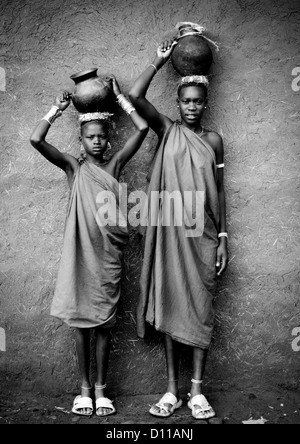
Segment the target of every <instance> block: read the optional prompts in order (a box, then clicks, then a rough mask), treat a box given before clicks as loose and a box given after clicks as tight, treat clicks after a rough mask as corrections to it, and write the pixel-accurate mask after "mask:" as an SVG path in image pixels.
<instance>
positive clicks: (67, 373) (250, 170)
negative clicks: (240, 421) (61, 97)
mask: <svg viewBox="0 0 300 444" xmlns="http://www.w3.org/2000/svg"><path fill="white" fill-rule="evenodd" d="M186 20H190V21H197V22H198V23H200V24H202V25H203V26H205V27H207V29H208V30H209V31H210V33H209V35H210V37H211V38H212V39H214V40H217V41H218V42H220V43H221V49H220V52H219V53H214V59H215V61H214V64H213V66H212V70H211V74H212V82H211V91H210V102H209V109H208V112H207V114H206V116H205V120H206V122H205V123H206V126H209V127H210V128H211V129H214V130H216V131H218V132H219V133H220V134H221V135H222V136H223V138H224V144H225V149H226V158H225V161H226V170H225V171H226V193H227V208H228V228H229V233H230V243H229V245H230V265H229V269H228V272H227V275H226V277H224V278H222V280H220V283H219V291H218V297H217V298H216V310H217V318H216V329H215V335H214V341H213V344H212V349H211V353H210V357H209V361H208V368H207V375H206V376H207V378H206V382H207V383H210V384H211V385H210V386H211V387H212V388H214V387H217V386H218V385H223V386H225V387H245V386H249V387H250V386H262V385H263V384H264V383H266V382H268V383H270V384H285V385H286V386H287V387H289V388H296V387H297V384H298V383H299V358H300V352H299V353H297V351H296V349H297V347H296V349H295V347H294V349H295V351H294V350H293V348H292V341H293V339H295V337H293V336H292V332H293V330H294V329H295V328H297V327H300V315H299V313H300V308H299V307H300V306H299V215H300V205H299V186H300V180H299V168H300V158H299V154H300V148H299V139H300V131H299V114H300V108H299V102H300V92H299V91H296V90H295V91H293V89H292V87H291V84H292V80H293V77H292V70H293V68H295V67H299V66H300V56H299V47H300V35H299V29H300V11H299V1H298V0H272V1H271V0H265V1H258V0H236V1H234V0H230V1H228V2H223V1H221V0H210V1H208V0H207V1H204V0H200V1H199V0H197V1H193V0H185V1H182V0H180V1H178V0H173V1H172V0H169V1H168V0H165V1H162V0H154V1H151V2H149V1H148V0H129V1H118V2H113V1H111V0H107V1H106V0H102V1H92V0H85V1H84V2H82V1H79V0H72V1H70V0H66V1H61V0H53V1H51V2H44V1H40V0H26V1H23V0H22V1H21V0H9V1H8V0H1V17H0V44H1V46H0V66H1V68H3V69H4V70H5V74H6V82H5V81H4V80H5V79H4V71H3V70H1V82H0V83H1V90H0V104H1V113H0V138H1V145H0V146H1V149H0V159H1V161H0V172H1V175H0V186H1V188H0V192H1V207H0V223H1V229H0V243H1V258H0V260H1V263H0V292H1V293H0V298H1V299H0V328H3V329H5V331H6V336H7V344H6V345H7V351H6V352H2V351H0V369H1V381H0V384H1V383H5V384H18V383H19V384H20V385H22V386H23V387H24V388H25V387H31V386H33V387H35V388H39V389H41V388H42V389H43V390H44V391H50V390H51V391H57V392H58V391H60V390H74V389H75V388H76V387H77V364H76V360H75V357H74V356H75V355H74V339H73V334H72V331H70V330H69V329H68V328H67V327H66V326H64V325H63V324H61V323H60V322H59V321H57V320H55V319H52V318H51V317H50V316H49V307H50V303H51V300H52V295H53V290H54V285H55V279H56V272H57V268H58V263H59V259H60V251H61V245H62V238H63V227H64V218H65V214H66V206H67V198H68V188H67V184H66V180H65V177H64V174H63V173H62V172H61V171H60V170H58V169H57V168H55V167H54V166H52V165H51V164H49V163H48V162H47V161H46V160H44V159H43V158H42V157H41V156H40V155H39V154H38V153H36V152H35V151H34V150H33V148H32V147H31V146H30V145H29V142H28V140H29V136H30V133H31V131H32V129H33V127H34V125H35V124H36V122H37V121H38V119H40V118H41V117H42V116H43V115H44V114H45V113H46V112H47V111H48V109H49V106H50V105H51V104H52V101H53V99H54V97H55V96H56V95H57V94H58V93H60V92H61V91H62V90H64V89H69V90H70V89H72V88H73V82H72V81H71V80H70V79H69V76H70V75H71V74H72V73H74V72H76V71H79V70H82V69H85V68H87V67H91V66H97V67H99V74H103V75H105V74H108V73H111V72H113V73H115V74H116V76H117V78H118V79H119V82H120V84H121V86H122V88H123V89H124V91H128V90H129V88H130V86H131V85H132V82H133V80H134V79H135V78H136V76H137V75H138V74H139V73H140V72H141V70H142V69H143V68H144V67H146V66H147V64H148V63H149V62H151V61H152V58H153V55H154V52H155V48H156V45H157V43H158V42H159V41H160V39H161V38H162V36H163V35H164V33H165V31H168V30H169V29H172V27H173V26H174V25H175V24H176V23H177V22H178V21H186ZM177 81H178V76H177V74H176V73H175V72H174V70H173V68H172V66H171V64H169V65H168V66H166V67H164V68H163V69H162V70H161V71H160V72H159V74H158V76H157V77H156V78H155V81H154V83H153V84H152V86H151V89H150V91H149V97H150V98H151V100H152V101H153V102H154V103H155V105H156V106H157V107H158V108H159V109H160V111H161V112H163V113H165V114H167V115H169V116H171V117H173V118H176V111H177V110H176V106H175V94H176V84H177ZM299 83H300V82H299ZM4 89H5V91H4ZM294 89H295V88H294ZM116 123H117V129H116V131H115V133H114V134H113V137H112V145H113V149H117V148H118V147H121V146H122V144H123V143H124V141H125V140H126V138H127V137H128V135H129V134H130V132H131V131H132V127H131V124H130V122H129V121H128V118H126V117H125V116H124V115H123V114H122V113H118V114H117V115H116ZM49 140H50V141H51V142H52V143H53V144H54V145H56V146H57V147H59V148H60V149H62V150H66V151H68V152H69V153H71V154H77V153H78V152H79V142H78V128H77V123H76V112H75V111H74V109H73V108H72V107H70V108H69V109H68V110H67V112H66V113H65V114H64V116H63V117H62V118H61V119H60V120H58V121H57V122H56V123H55V125H54V126H53V128H52V129H51V131H50V134H49ZM155 140H156V139H155V136H154V134H153V133H150V134H149V136H148V138H147V140H146V142H145V144H144V145H143V147H142V148H141V150H140V152H139V153H138V154H137V155H136V156H135V158H134V159H133V160H132V161H131V162H130V164H128V166H127V167H126V169H125V170H124V174H123V176H122V180H123V181H125V182H127V183H128V184H129V191H132V190H134V189H143V188H144V187H145V174H146V173H147V162H148V161H149V159H150V157H151V155H150V153H151V148H152V147H153V145H154V144H155ZM140 266H141V249H140V243H139V237H138V234H137V232H136V231H135V230H133V229H132V230H131V239H130V244H129V246H128V248H127V250H126V257H125V270H124V278H123V289H124V291H123V299H122V303H121V306H120V312H119V318H118V320H119V322H118V325H117V327H116V329H115V330H114V333H113V350H112V355H111V366H110V369H111V371H110V376H109V384H110V386H111V387H114V390H115V391H116V392H118V393H131V394H134V393H143V392H144V393H148V392H150V391H151V392H154V391H163V390H164V386H165V376H164V369H165V363H164V357H163V352H162V345H161V339H160V337H159V336H157V335H154V336H152V337H151V338H150V339H148V340H147V341H146V342H143V341H140V340H137V337H136V334H135V320H134V315H135V307H136V301H137V297H138V279H139V270H140ZM0 350H1V348H0ZM183 356H184V363H183V367H182V373H183V377H184V378H183V381H182V384H183V385H186V384H187V383H188V379H189V376H190V372H189V366H190V357H189V352H188V350H186V349H183Z"/></svg>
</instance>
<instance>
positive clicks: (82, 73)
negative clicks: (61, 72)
mask: <svg viewBox="0 0 300 444" xmlns="http://www.w3.org/2000/svg"><path fill="white" fill-rule="evenodd" d="M97 71H98V68H90V69H86V70H84V71H78V72H76V73H74V74H72V75H71V76H70V79H72V80H76V79H78V78H80V77H83V76H86V75H88V74H92V73H95V74H96V73H97Z"/></svg>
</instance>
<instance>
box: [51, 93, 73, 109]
mask: <svg viewBox="0 0 300 444" xmlns="http://www.w3.org/2000/svg"><path fill="white" fill-rule="evenodd" d="M71 98H72V94H71V93H69V92H68V91H64V92H63V95H62V97H56V99H55V105H56V106H57V107H58V108H59V109H60V110H61V111H64V110H65V109H67V108H68V106H69V105H70V103H71Z"/></svg>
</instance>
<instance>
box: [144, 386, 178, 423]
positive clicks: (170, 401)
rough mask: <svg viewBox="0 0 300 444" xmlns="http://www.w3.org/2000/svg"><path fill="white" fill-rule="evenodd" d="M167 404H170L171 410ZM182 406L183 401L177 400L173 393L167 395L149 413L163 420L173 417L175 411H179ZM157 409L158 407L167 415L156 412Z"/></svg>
mask: <svg viewBox="0 0 300 444" xmlns="http://www.w3.org/2000/svg"><path fill="white" fill-rule="evenodd" d="M166 404H170V405H171V408H169V407H168V406H167V405H166ZM181 406H182V400H181V399H179V401H178V400H177V398H176V396H174V395H173V393H170V392H168V393H166V394H165V395H164V396H163V397H162V398H161V399H160V400H159V402H158V403H157V404H155V405H154V406H152V407H151V409H150V410H149V413H150V414H151V415H153V416H158V417H161V418H168V417H169V416H171V415H173V413H174V412H175V410H177V409H179V408H180V407H181ZM155 407H158V408H159V409H160V410H163V411H164V412H165V413H160V412H157V411H156V410H155Z"/></svg>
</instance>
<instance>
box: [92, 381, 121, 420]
mask: <svg viewBox="0 0 300 444" xmlns="http://www.w3.org/2000/svg"><path fill="white" fill-rule="evenodd" d="M95 389H98V390H104V389H106V384H104V385H97V384H95ZM99 409H108V410H111V411H110V412H109V413H104V414H103V415H101V414H99V413H98V410H99ZM116 412H117V411H116V409H115V408H114V406H113V401H112V400H111V399H109V398H105V397H104V396H101V397H100V398H97V399H96V415H97V416H100V417H104V416H110V415H114V414H115V413H116Z"/></svg>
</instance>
